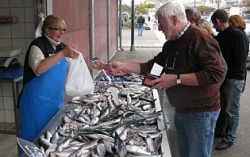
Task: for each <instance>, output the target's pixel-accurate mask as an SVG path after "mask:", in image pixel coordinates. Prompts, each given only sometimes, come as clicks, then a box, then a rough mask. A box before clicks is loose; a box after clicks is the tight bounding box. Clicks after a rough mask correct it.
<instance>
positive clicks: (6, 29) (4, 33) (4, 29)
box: [0, 25, 11, 38]
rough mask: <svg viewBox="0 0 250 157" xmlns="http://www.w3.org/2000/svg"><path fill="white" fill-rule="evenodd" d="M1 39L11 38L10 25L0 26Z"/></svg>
mask: <svg viewBox="0 0 250 157" xmlns="http://www.w3.org/2000/svg"><path fill="white" fill-rule="evenodd" d="M0 34H1V38H9V37H10V36H11V33H10V26H9V25H0Z"/></svg>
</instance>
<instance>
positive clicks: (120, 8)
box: [119, 0, 124, 51]
mask: <svg viewBox="0 0 250 157" xmlns="http://www.w3.org/2000/svg"><path fill="white" fill-rule="evenodd" d="M119 38H120V40H119V45H120V50H121V51H124V50H123V48H122V0H119Z"/></svg>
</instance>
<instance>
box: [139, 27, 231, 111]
mask: <svg viewBox="0 0 250 157" xmlns="http://www.w3.org/2000/svg"><path fill="white" fill-rule="evenodd" d="M155 62H156V63H158V64H159V65H161V66H163V67H165V70H164V72H165V73H166V74H168V73H169V74H170V73H171V74H178V73H179V74H185V73H195V74H196V77H197V79H198V82H199V86H185V85H176V86H173V87H171V88H169V89H167V90H166V93H167V96H168V99H169V102H170V103H171V104H172V105H173V106H175V108H176V110H177V111H217V110H219V109H220V93H219V87H220V84H221V82H222V81H223V80H224V78H225V74H226V71H227V65H226V63H225V61H224V58H223V57H222V55H221V51H220V48H219V45H218V43H217V41H216V40H214V39H213V38H211V37H210V36H209V35H207V34H206V33H204V32H203V31H202V30H200V29H199V28H197V27H194V26H192V25H190V26H189V28H188V29H187V31H186V32H185V33H184V34H183V35H182V36H181V37H180V38H178V39H177V40H173V41H167V42H166V43H165V44H164V46H163V48H162V52H160V53H159V54H158V55H157V56H155V57H154V58H153V59H151V60H149V61H148V62H146V63H143V64H141V72H142V74H147V73H148V72H149V71H150V69H151V68H152V66H153V64H154V63H155Z"/></svg>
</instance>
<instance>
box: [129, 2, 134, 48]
mask: <svg viewBox="0 0 250 157" xmlns="http://www.w3.org/2000/svg"><path fill="white" fill-rule="evenodd" d="M131 3H132V5H131V9H132V12H131V47H130V51H134V50H135V46H134V40H135V39H134V18H135V15H134V10H135V9H134V8H135V6H134V0H132V2H131Z"/></svg>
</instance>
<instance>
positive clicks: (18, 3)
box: [10, 0, 24, 7]
mask: <svg viewBox="0 0 250 157" xmlns="http://www.w3.org/2000/svg"><path fill="white" fill-rule="evenodd" d="M10 7H24V0H10Z"/></svg>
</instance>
